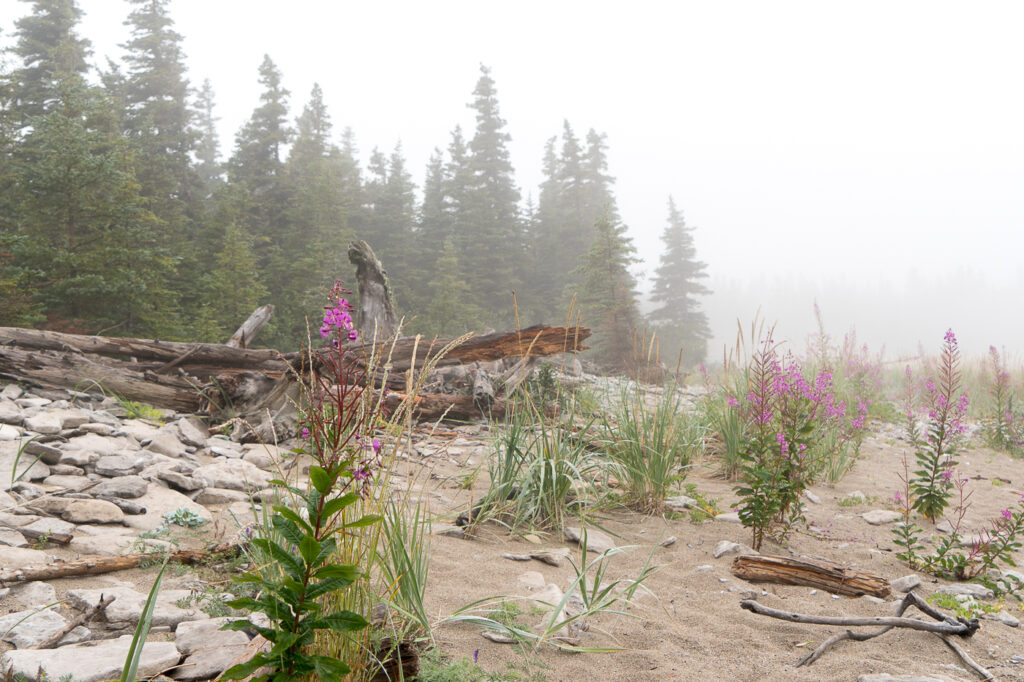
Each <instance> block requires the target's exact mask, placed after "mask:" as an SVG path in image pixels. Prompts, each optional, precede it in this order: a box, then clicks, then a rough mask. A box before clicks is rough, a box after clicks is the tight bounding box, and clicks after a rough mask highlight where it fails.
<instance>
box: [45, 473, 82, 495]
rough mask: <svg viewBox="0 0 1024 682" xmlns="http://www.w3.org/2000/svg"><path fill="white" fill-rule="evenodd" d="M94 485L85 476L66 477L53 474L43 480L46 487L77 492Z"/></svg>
mask: <svg viewBox="0 0 1024 682" xmlns="http://www.w3.org/2000/svg"><path fill="white" fill-rule="evenodd" d="M92 483H93V482H92V481H90V480H89V479H88V478H86V477H85V476H65V475H63V474H52V475H50V476H47V477H46V478H44V479H43V484H44V485H52V486H57V487H59V488H67V489H68V490H74V491H75V492H77V491H79V490H82V489H83V488H87V487H89V486H90V485H92Z"/></svg>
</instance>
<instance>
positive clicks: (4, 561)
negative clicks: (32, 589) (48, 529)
mask: <svg viewBox="0 0 1024 682" xmlns="http://www.w3.org/2000/svg"><path fill="white" fill-rule="evenodd" d="M51 561H53V557H52V556H50V555H49V554H47V553H46V552H40V551H39V550H38V549H24V548H21V547H0V566H4V567H7V568H14V567H19V568H21V567H24V566H44V565H46V564H48V563H50V562H51ZM0 632H2V631H0Z"/></svg>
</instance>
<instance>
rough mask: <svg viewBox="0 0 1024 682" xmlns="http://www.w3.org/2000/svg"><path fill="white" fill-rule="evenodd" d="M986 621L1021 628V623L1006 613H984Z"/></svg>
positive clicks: (983, 617) (983, 616)
mask: <svg viewBox="0 0 1024 682" xmlns="http://www.w3.org/2000/svg"><path fill="white" fill-rule="evenodd" d="M981 617H982V619H984V620H994V621H996V622H997V623H1002V624H1003V625H1008V626H1010V627H1011V628H1015V627H1020V621H1019V620H1018V619H1017V618H1015V617H1013V616H1011V615H1010V614H1008V613H1007V612H1006V611H996V612H995V613H983V614H981Z"/></svg>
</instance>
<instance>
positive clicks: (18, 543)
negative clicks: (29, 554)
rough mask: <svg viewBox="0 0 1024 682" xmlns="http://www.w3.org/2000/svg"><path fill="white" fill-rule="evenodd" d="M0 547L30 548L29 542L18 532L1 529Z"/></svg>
mask: <svg viewBox="0 0 1024 682" xmlns="http://www.w3.org/2000/svg"><path fill="white" fill-rule="evenodd" d="M0 545H4V546H5V547H28V540H26V539H25V536H24V535H22V534H21V533H19V532H18V531H16V530H13V529H10V528H0Z"/></svg>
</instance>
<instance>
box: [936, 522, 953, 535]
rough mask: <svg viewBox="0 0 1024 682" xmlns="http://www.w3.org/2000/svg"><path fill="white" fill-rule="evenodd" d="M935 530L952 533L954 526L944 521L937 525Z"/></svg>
mask: <svg viewBox="0 0 1024 682" xmlns="http://www.w3.org/2000/svg"><path fill="white" fill-rule="evenodd" d="M935 530H936V531H938V532H940V533H952V532H953V524H952V523H950V522H949V521H946V520H945V519H943V520H942V521H939V522H938V523H937V524H935Z"/></svg>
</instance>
